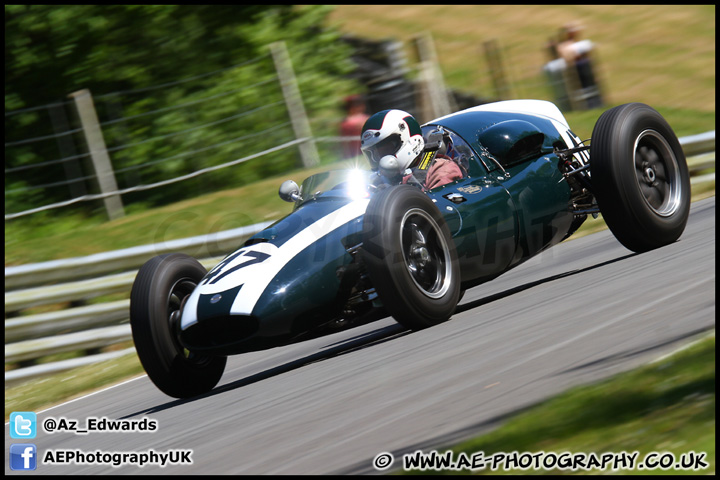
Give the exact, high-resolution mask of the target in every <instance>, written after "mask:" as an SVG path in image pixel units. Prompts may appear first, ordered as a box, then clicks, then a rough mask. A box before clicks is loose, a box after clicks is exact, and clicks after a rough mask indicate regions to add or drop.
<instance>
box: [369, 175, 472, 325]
mask: <svg viewBox="0 0 720 480" xmlns="http://www.w3.org/2000/svg"><path fill="white" fill-rule="evenodd" d="M363 222H364V225H363V254H362V255H363V257H362V258H363V261H364V263H365V265H366V268H367V270H368V274H369V276H370V280H371V282H372V284H373V285H374V286H375V289H376V291H377V293H378V296H379V297H380V300H381V301H382V303H383V305H384V306H385V307H386V308H387V310H388V311H389V313H390V314H391V315H392V316H393V317H394V318H395V320H397V321H398V322H399V323H401V324H402V325H404V326H406V327H408V328H411V329H421V328H426V327H429V326H432V325H435V324H438V323H441V322H444V321H445V320H447V319H449V318H450V316H451V315H452V314H453V312H454V311H455V308H456V306H457V302H458V299H459V296H460V269H459V263H458V259H457V253H456V251H455V243H454V241H453V239H452V237H451V235H450V231H449V229H448V227H447V225H446V224H445V219H444V218H443V217H442V215H441V214H440V211H439V210H438V209H437V207H436V206H435V205H434V204H433V202H432V201H431V200H430V198H429V197H428V196H427V195H425V194H424V193H422V192H421V191H420V190H419V189H417V188H415V187H412V186H408V185H400V186H396V187H392V188H387V189H385V190H382V191H380V192H378V193H377V194H376V195H375V196H374V197H373V198H372V199H371V201H370V204H369V205H368V209H367V211H366V213H365V216H364V220H363Z"/></svg>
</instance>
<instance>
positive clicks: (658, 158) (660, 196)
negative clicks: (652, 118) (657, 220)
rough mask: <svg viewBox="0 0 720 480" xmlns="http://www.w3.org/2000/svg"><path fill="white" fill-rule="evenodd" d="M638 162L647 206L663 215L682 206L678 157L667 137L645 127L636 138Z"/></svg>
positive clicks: (638, 172) (642, 191)
mask: <svg viewBox="0 0 720 480" xmlns="http://www.w3.org/2000/svg"><path fill="white" fill-rule="evenodd" d="M633 152H634V160H633V161H634V164H635V176H636V178H637V182H638V186H639V188H640V193H641V194H642V197H643V200H644V201H645V203H646V204H647V206H648V207H649V208H650V209H651V210H652V211H653V212H655V213H656V214H657V215H659V216H661V217H669V216H670V215H672V214H674V213H675V212H676V211H677V210H678V208H679V207H680V198H681V196H682V186H681V182H680V170H679V167H678V161H677V158H676V157H675V153H674V152H673V150H672V148H670V145H669V144H668V142H667V141H666V140H665V138H664V137H663V136H662V135H660V134H659V133H658V132H656V131H655V130H645V131H643V132H642V133H641V134H640V135H639V136H638V138H637V139H636V140H635V146H634V149H633Z"/></svg>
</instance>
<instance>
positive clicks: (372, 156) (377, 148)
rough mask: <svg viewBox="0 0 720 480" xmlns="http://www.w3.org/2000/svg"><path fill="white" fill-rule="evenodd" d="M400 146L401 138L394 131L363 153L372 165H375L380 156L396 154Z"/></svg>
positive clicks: (378, 161)
mask: <svg viewBox="0 0 720 480" xmlns="http://www.w3.org/2000/svg"><path fill="white" fill-rule="evenodd" d="M400 147H402V139H401V138H400V135H399V134H397V133H394V134H392V135H390V136H388V137H387V138H384V139H382V140H380V141H379V142H378V143H377V144H375V145H373V146H372V147H370V148H368V149H367V150H365V153H366V154H367V156H368V158H369V160H370V163H372V165H373V167H377V166H378V164H379V163H380V159H381V158H382V157H384V156H385V155H395V154H397V152H398V151H399V150H400Z"/></svg>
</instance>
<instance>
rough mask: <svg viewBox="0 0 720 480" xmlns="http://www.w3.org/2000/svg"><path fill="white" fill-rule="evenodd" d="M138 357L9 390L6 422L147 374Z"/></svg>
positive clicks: (75, 371)
mask: <svg viewBox="0 0 720 480" xmlns="http://www.w3.org/2000/svg"><path fill="white" fill-rule="evenodd" d="M144 373H145V371H144V370H143V368H142V365H140V360H139V359H138V357H137V355H136V354H135V353H132V354H129V355H124V356H122V357H119V358H115V359H112V360H107V361H105V362H100V363H97V364H94V365H87V366H85V367H79V368H74V369H72V370H68V371H65V372H61V373H55V374H52V375H48V376H46V377H43V378H39V379H35V380H31V381H28V382H26V383H23V384H20V385H16V386H12V387H5V421H7V420H8V419H9V417H10V413H11V412H14V411H24V412H37V411H40V410H43V409H45V408H48V407H50V406H53V405H56V404H58V403H61V402H65V401H68V400H71V399H73V398H76V397H79V396H81V395H84V394H87V393H90V392H92V391H94V390H97V389H100V388H103V387H107V386H109V385H113V384H114V383H117V382H120V381H122V380H127V379H129V378H131V377H135V376H138V375H141V374H144Z"/></svg>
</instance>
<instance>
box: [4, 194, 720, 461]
mask: <svg viewBox="0 0 720 480" xmlns="http://www.w3.org/2000/svg"><path fill="white" fill-rule="evenodd" d="M714 292H715V197H712V198H710V199H706V200H704V201H701V202H697V203H695V204H693V206H692V210H691V216H690V220H689V222H688V226H687V229H686V230H685V233H684V234H683V236H682V237H681V238H680V240H679V241H678V242H676V243H674V244H672V245H669V246H666V247H663V248H661V249H658V250H655V251H652V252H648V253H644V254H640V255H638V254H634V253H632V252H630V251H629V250H627V249H625V248H624V247H623V246H622V245H620V244H619V243H618V242H617V241H616V240H615V239H614V237H613V236H612V234H611V233H610V232H609V231H604V232H600V233H597V234H594V235H590V236H587V237H583V238H578V239H575V240H570V241H568V242H566V243H563V244H560V245H558V246H556V247H554V248H552V249H550V250H548V251H547V252H545V253H543V254H542V255H540V256H539V257H537V258H535V259H533V260H531V261H530V262H528V263H526V264H524V265H522V266H520V267H518V268H516V269H515V270H512V271H510V272H508V273H507V274H505V275H503V276H502V277H500V278H498V279H496V280H495V281H493V282H490V283H488V284H486V285H482V286H480V287H477V288H475V289H472V290H470V291H468V292H466V294H465V297H464V298H463V299H462V301H461V303H460V306H459V308H458V313H456V314H455V316H454V317H453V318H452V319H451V320H450V321H449V322H447V323H445V324H442V325H439V326H436V327H433V328H430V329H427V330H424V331H420V332H408V331H406V330H404V329H403V328H401V327H400V326H399V325H397V324H396V323H395V322H394V321H393V320H392V319H384V320H381V321H379V322H376V323H373V324H370V325H366V326H363V327H359V328H356V329H352V330H348V331H345V332H342V333H338V334H335V335H333V336H329V337H324V338H320V339H316V340H313V341H310V342H306V343H302V344H297V345H293V346H290V347H284V348H278V349H273V350H269V351H265V352H257V353H253V354H247V355H242V356H234V357H231V358H230V359H229V362H228V368H227V370H226V372H225V375H224V376H223V378H222V380H221V383H220V385H219V386H218V387H217V388H216V389H215V390H213V391H212V392H211V393H209V394H207V395H204V396H201V397H198V398H194V399H191V400H186V401H176V400H173V399H171V398H169V397H167V396H165V395H164V394H162V393H161V392H160V391H159V390H157V389H156V388H155V387H154V386H153V385H152V384H151V382H150V381H149V380H148V379H147V377H145V376H143V377H140V378H137V379H134V380H132V381H129V382H126V383H123V384H121V385H119V386H115V387H113V388H110V389H107V390H103V391H101V392H99V393H96V394H94V395H91V396H87V397H83V398H80V399H78V400H75V401H72V402H69V403H66V404H63V405H60V406H57V407H54V408H52V409H50V410H47V411H45V412H41V413H39V414H38V423H39V424H42V422H43V421H44V420H46V419H47V418H50V417H52V418H54V419H56V420H60V419H63V418H64V419H67V420H77V421H78V426H79V427H84V426H85V425H86V420H87V419H88V418H89V417H107V418H108V419H142V418H143V417H147V418H149V419H153V420H156V421H157V425H158V429H157V430H156V431H154V432H145V433H88V434H85V435H79V434H72V433H53V434H47V433H45V432H43V429H42V427H38V436H37V438H35V439H34V440H31V441H20V440H15V439H11V438H10V436H9V427H8V425H6V427H5V445H6V446H5V458H6V463H5V473H6V474H21V475H31V474H61V475H62V474H201V475H206V474H247V475H250V474H330V473H343V474H347V473H361V474H363V473H367V474H370V473H378V472H376V471H375V470H374V468H373V466H372V460H373V458H374V457H375V456H376V455H377V454H379V453H381V452H391V453H392V454H393V455H394V456H395V464H394V467H399V466H400V458H401V456H402V454H403V453H409V452H414V451H415V450H418V449H421V450H423V451H427V452H429V451H430V450H433V449H436V448H438V449H439V448H441V447H443V446H446V445H447V444H449V443H452V442H455V441H457V440H460V439H464V438H467V437H471V436H474V435H476V434H478V433H481V432H483V431H487V430H489V429H491V428H493V427H495V426H497V425H499V424H501V423H502V421H503V420H504V419H505V418H507V417H508V416H509V415H512V414H513V413H516V412H518V411H520V410H522V409H524V408H526V407H528V406H532V405H533V404H536V403H538V402H540V401H542V400H543V399H546V398H548V397H550V396H552V395H554V394H557V393H560V392H562V391H563V390H566V389H567V388H568V387H571V386H574V385H579V384H584V383H588V382H594V381H597V380H599V379H602V378H605V377H608V376H610V375H612V374H615V373H618V372H621V371H625V370H628V369H631V368H633V367H636V366H638V365H640V364H643V363H646V362H648V361H650V360H652V359H655V358H657V357H659V356H661V355H663V354H665V353H668V352H670V351H673V350H674V349H677V348H678V347H680V346H681V345H683V344H686V343H687V342H689V341H691V340H692V339H694V338H696V337H697V336H699V335H702V334H703V333H705V332H707V331H708V330H711V329H713V328H714V326H715V293H714ZM608 421H612V419H611V418H609V419H608ZM538 440H541V439H540V438H539V439H538ZM18 442H26V443H33V444H35V445H37V449H38V453H39V455H40V457H41V459H42V458H43V457H44V456H45V455H46V454H47V452H48V451H54V452H58V451H59V450H80V451H83V452H86V453H88V452H98V451H101V452H143V451H148V450H150V449H153V450H154V451H155V452H167V451H169V450H171V449H180V450H192V454H191V459H192V462H193V463H192V465H178V466H166V467H164V468H161V467H159V466H155V465H147V466H145V467H143V468H139V467H137V466H130V465H126V466H121V467H113V466H110V465H107V464H106V465H47V464H43V463H42V462H39V464H38V467H37V470H36V471H35V472H13V471H11V470H10V469H9V465H8V458H9V457H8V455H9V448H10V445H11V444H12V443H18ZM389 471H392V470H389Z"/></svg>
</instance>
